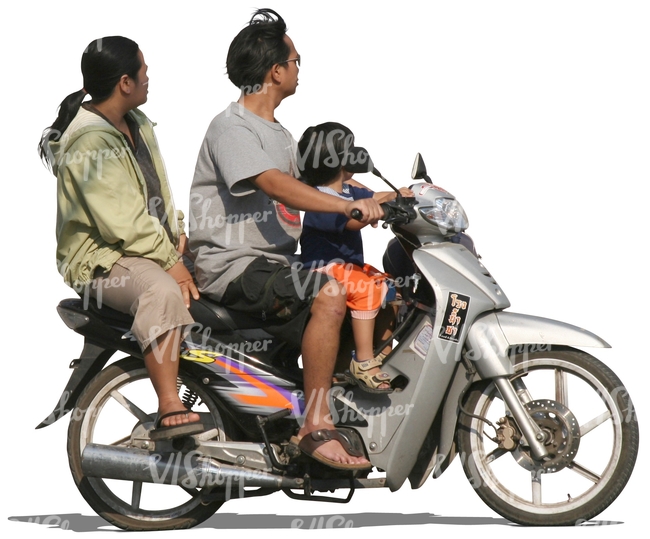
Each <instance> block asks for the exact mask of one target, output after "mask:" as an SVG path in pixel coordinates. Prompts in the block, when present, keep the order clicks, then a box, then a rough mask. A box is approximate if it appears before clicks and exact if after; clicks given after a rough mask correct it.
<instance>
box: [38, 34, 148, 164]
mask: <svg viewBox="0 0 650 539" xmlns="http://www.w3.org/2000/svg"><path fill="white" fill-rule="evenodd" d="M138 51H139V48H138V44H137V43H136V42H135V41H133V40H131V39H128V38H126V37H122V36H110V37H103V38H100V39H96V40H94V41H92V42H91V43H90V44H89V45H88V47H86V50H85V51H84V53H83V55H82V57H81V73H82V75H83V81H84V89H83V90H79V91H78V92H74V93H72V94H70V95H69V96H68V97H66V98H65V99H64V100H63V102H62V103H61V105H60V106H59V115H58V116H57V118H56V120H55V121H54V123H53V124H52V125H51V126H50V127H48V128H47V129H45V131H43V135H42V136H41V141H40V142H39V144H38V154H39V155H40V156H41V159H42V160H43V161H45V162H46V164H49V165H52V164H53V163H54V159H53V158H54V156H53V155H52V154H51V151H50V148H49V144H50V142H52V141H57V140H59V139H60V138H61V135H63V133H64V132H65V130H66V129H67V128H68V126H69V125H70V123H72V120H73V119H74V117H75V116H76V114H77V112H79V107H81V103H82V101H83V100H84V97H86V94H89V95H90V96H91V97H92V99H93V103H101V102H102V101H105V100H106V99H108V98H109V97H110V96H111V94H112V93H113V90H115V85H116V84H117V83H118V82H119V80H120V78H121V77H122V75H128V76H129V77H131V78H132V79H134V80H137V77H138V71H139V70H140V67H141V62H140V58H139V57H138Z"/></svg>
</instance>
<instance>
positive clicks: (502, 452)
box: [485, 447, 510, 464]
mask: <svg viewBox="0 0 650 539" xmlns="http://www.w3.org/2000/svg"><path fill="white" fill-rule="evenodd" d="M506 453H510V451H508V450H507V449H502V448H501V447H497V448H496V449H495V450H494V451H492V452H490V453H488V454H487V455H485V462H487V463H488V464H490V463H491V462H494V461H495V460H497V459H498V458H499V457H502V456H503V455H505V454H506Z"/></svg>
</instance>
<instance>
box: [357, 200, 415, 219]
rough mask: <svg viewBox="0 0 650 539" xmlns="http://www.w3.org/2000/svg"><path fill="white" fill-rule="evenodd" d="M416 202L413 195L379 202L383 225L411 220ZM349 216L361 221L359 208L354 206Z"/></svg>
mask: <svg viewBox="0 0 650 539" xmlns="http://www.w3.org/2000/svg"><path fill="white" fill-rule="evenodd" d="M416 203H417V199H416V198H415V197H402V196H400V197H398V198H397V199H395V200H392V201H391V202H384V203H383V204H381V209H382V210H384V217H383V218H382V219H381V220H382V221H384V226H387V225H392V224H398V225H399V224H406V223H410V222H411V221H413V220H414V219H415V218H416V217H417V214H416V213H415V210H414V209H413V206H415V204H416ZM350 217H352V219H355V220H356V221H361V219H362V218H363V214H362V213H361V210H359V209H357V208H355V209H353V210H352V212H351V213H350Z"/></svg>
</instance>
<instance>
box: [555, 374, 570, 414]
mask: <svg viewBox="0 0 650 539" xmlns="http://www.w3.org/2000/svg"><path fill="white" fill-rule="evenodd" d="M555 400H556V401H557V402H559V403H560V404H563V405H564V406H566V407H567V408H568V407H569V388H568V386H567V373H566V371H564V370H562V369H556V371H555Z"/></svg>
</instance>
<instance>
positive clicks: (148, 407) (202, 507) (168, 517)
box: [68, 358, 226, 530]
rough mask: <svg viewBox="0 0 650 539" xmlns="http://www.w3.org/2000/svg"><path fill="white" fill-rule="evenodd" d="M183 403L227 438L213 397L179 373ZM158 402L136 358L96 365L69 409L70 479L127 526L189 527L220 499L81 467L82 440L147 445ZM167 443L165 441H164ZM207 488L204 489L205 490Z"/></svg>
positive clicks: (117, 523) (109, 516) (102, 512)
mask: <svg viewBox="0 0 650 539" xmlns="http://www.w3.org/2000/svg"><path fill="white" fill-rule="evenodd" d="M177 385H178V388H179V394H180V396H181V397H182V399H183V401H184V402H185V404H186V405H187V406H188V407H190V408H191V409H192V411H195V412H197V413H199V414H200V415H201V421H202V423H203V424H204V426H206V428H207V429H212V430H213V432H214V433H215V436H214V438H213V439H220V440H224V439H226V432H225V429H224V421H223V418H222V415H221V413H220V411H219V409H218V408H217V406H216V405H215V403H214V401H213V400H212V399H211V398H210V396H209V395H208V394H207V393H206V391H205V390H204V389H203V388H202V387H201V385H200V384H198V383H197V382H195V381H193V380H192V379H191V378H189V377H186V376H185V375H183V373H182V370H181V373H180V374H179V378H178V384H177ZM157 408H158V400H157V398H156V395H155V392H154V390H153V386H152V385H151V381H150V379H149V375H148V374H147V370H146V368H145V366H144V362H143V361H142V360H140V359H136V358H126V359H123V360H120V361H118V362H116V363H114V364H112V365H110V366H109V367H107V368H105V369H104V370H103V371H101V372H100V373H99V374H98V375H97V376H96V377H95V378H94V379H93V380H92V381H91V382H90V384H89V385H88V386H87V387H86V389H85V390H84V392H83V393H82V395H81V396H80V397H79V400H78V402H77V404H76V407H75V409H74V410H73V411H72V417H71V420H70V427H69V429H68V458H69V462H70V469H71V471H72V475H73V477H74V480H75V483H76V484H77V487H78V488H79V491H80V492H81V494H82V496H83V497H84V498H85V500H86V501H87V502H88V504H89V505H90V506H91V507H92V508H93V509H94V510H95V512H96V513H97V514H98V515H100V516H101V517H102V518H104V519H105V520H107V521H108V522H110V523H111V524H114V525H115V526H117V527H119V528H123V529H127V530H170V529H181V528H191V527H193V526H196V525H197V524H199V523H201V522H203V521H204V520H206V519H207V518H209V517H210V516H212V515H213V514H214V513H215V511H217V509H219V507H221V505H222V504H223V502H222V501H216V500H214V499H206V497H205V496H202V493H203V491H204V489H200V488H193V489H189V488H185V487H181V486H173V485H163V484H152V483H142V482H138V481H133V482H131V481H122V480H114V479H104V478H96V477H87V476H86V475H85V474H84V472H83V471H82V466H81V462H82V454H83V451H84V448H85V447H86V445H88V444H90V443H93V444H103V445H113V446H118V447H133V446H134V445H135V447H139V448H144V449H146V448H147V447H148V446H150V445H151V442H148V441H147V438H148V436H147V431H148V429H150V428H151V427H152V425H153V422H154V420H155V417H156V411H157ZM166 443H168V444H169V443H170V442H166ZM206 492H207V491H206Z"/></svg>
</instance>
